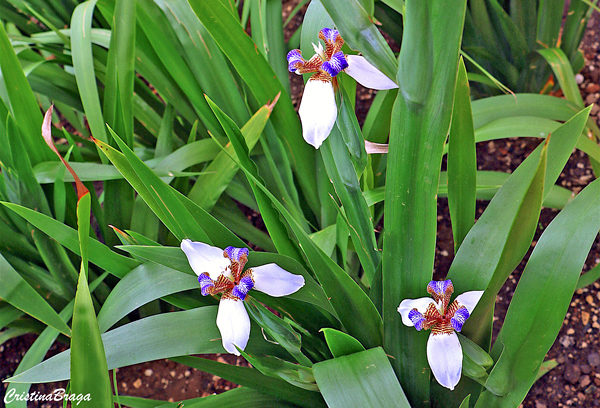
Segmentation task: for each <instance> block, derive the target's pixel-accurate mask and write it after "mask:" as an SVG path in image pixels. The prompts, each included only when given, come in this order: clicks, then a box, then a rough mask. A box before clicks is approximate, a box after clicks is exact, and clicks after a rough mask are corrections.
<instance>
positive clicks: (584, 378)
mask: <svg viewBox="0 0 600 408" xmlns="http://www.w3.org/2000/svg"><path fill="white" fill-rule="evenodd" d="M591 383H592V380H590V376H589V375H584V376H582V377H581V378H580V379H579V385H581V386H582V387H587V386H588V385H590V384H591Z"/></svg>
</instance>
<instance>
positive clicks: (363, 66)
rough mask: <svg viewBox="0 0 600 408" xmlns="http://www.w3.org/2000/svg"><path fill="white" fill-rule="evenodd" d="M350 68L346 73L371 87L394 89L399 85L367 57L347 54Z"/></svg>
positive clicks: (365, 85)
mask: <svg viewBox="0 0 600 408" xmlns="http://www.w3.org/2000/svg"><path fill="white" fill-rule="evenodd" d="M346 61H348V68H346V70H345V71H346V74H348V75H350V76H351V77H352V78H354V79H356V82H358V83H359V84H361V85H362V86H364V87H366V88H371V89H393V88H398V85H397V84H396V83H395V82H394V81H392V80H391V79H390V78H388V77H387V76H386V75H385V74H384V73H383V72H381V71H380V70H378V69H377V68H375V66H374V65H372V64H371V63H370V62H369V61H367V60H366V58H365V57H361V56H360V55H348V56H346Z"/></svg>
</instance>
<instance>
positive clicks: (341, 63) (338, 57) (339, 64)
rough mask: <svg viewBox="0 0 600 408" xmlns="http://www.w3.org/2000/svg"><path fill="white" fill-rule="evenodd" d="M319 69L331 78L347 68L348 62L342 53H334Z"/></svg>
mask: <svg viewBox="0 0 600 408" xmlns="http://www.w3.org/2000/svg"><path fill="white" fill-rule="evenodd" d="M321 68H322V69H323V70H324V71H325V72H327V73H328V74H329V75H331V76H332V77H334V76H336V75H337V74H339V73H340V72H341V71H342V70H343V69H346V68H348V61H346V57H344V53H343V52H341V51H340V52H336V53H335V54H333V55H332V56H331V59H330V60H329V61H325V62H324V63H323V65H322V66H321Z"/></svg>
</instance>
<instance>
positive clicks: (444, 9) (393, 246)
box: [383, 0, 466, 406]
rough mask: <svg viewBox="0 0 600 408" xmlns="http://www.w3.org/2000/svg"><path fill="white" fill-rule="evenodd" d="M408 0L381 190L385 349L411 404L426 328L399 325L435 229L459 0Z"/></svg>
mask: <svg viewBox="0 0 600 408" xmlns="http://www.w3.org/2000/svg"><path fill="white" fill-rule="evenodd" d="M453 3H455V4H453V5H452V6H451V7H448V4H447V2H446V1H443V0H432V1H428V2H424V1H420V0H408V1H407V2H406V14H405V29H404V38H403V41H402V48H401V52H400V59H399V71H398V76H397V79H398V83H399V84H400V92H399V93H398V97H397V99H396V102H395V104H394V109H393V112H392V125H391V134H390V150H389V155H388V169H387V190H386V197H385V224H384V245H383V249H384V254H383V318H384V335H385V338H384V344H385V349H386V352H387V353H389V354H391V355H392V356H393V357H394V359H393V360H392V364H393V365H394V369H395V371H396V374H397V375H398V378H399V379H400V382H401V384H402V387H403V388H404V391H405V392H406V394H407V396H408V398H409V400H410V402H411V404H412V405H413V406H427V405H428V404H429V384H430V383H429V366H428V363H427V357H426V341H427V334H425V333H419V332H417V331H415V330H414V328H409V327H404V326H403V325H402V321H401V319H400V315H399V314H398V312H397V310H396V309H397V307H398V304H399V303H400V301H401V300H402V299H405V298H417V297H422V296H424V295H426V292H425V289H426V285H427V283H428V281H429V280H430V279H431V273H432V269H433V260H434V251H435V237H436V212H437V208H436V198H437V196H436V194H437V186H438V178H439V171H440V166H441V159H442V150H443V146H444V142H445V140H446V136H447V134H448V130H449V127H450V119H451V115H452V101H453V97H454V86H455V81H456V73H457V66H458V53H459V48H460V40H461V34H462V30H463V23H464V15H465V7H466V1H465V0H461V1H455V2H453Z"/></svg>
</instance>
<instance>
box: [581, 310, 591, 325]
mask: <svg viewBox="0 0 600 408" xmlns="http://www.w3.org/2000/svg"><path fill="white" fill-rule="evenodd" d="M589 322H590V314H589V313H588V312H581V323H582V324H583V325H584V326H587V324H588V323H589Z"/></svg>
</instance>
